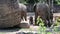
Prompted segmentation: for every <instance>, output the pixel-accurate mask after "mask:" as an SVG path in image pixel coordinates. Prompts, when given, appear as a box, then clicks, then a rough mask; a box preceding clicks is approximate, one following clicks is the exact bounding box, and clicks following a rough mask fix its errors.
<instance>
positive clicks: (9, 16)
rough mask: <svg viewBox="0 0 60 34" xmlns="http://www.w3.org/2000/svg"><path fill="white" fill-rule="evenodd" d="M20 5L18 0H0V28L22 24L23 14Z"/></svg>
mask: <svg viewBox="0 0 60 34" xmlns="http://www.w3.org/2000/svg"><path fill="white" fill-rule="evenodd" d="M18 3H19V2H18V0H0V28H8V27H14V26H17V25H19V24H20V22H21V14H20V9H19V4H18ZM17 27H18V26H17Z"/></svg>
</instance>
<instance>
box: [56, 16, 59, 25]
mask: <svg viewBox="0 0 60 34" xmlns="http://www.w3.org/2000/svg"><path fill="white" fill-rule="evenodd" d="M55 24H56V26H59V25H60V17H59V18H56V23H55Z"/></svg>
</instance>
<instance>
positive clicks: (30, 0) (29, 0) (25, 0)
mask: <svg viewBox="0 0 60 34" xmlns="http://www.w3.org/2000/svg"><path fill="white" fill-rule="evenodd" d="M45 1H46V0H20V3H23V4H34V3H38V2H41V3H42V2H45Z"/></svg>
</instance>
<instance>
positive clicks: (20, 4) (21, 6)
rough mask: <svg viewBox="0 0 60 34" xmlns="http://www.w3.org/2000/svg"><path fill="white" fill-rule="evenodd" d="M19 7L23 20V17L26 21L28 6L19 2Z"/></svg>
mask: <svg viewBox="0 0 60 34" xmlns="http://www.w3.org/2000/svg"><path fill="white" fill-rule="evenodd" d="M19 8H20V14H21V20H23V18H24V19H25V21H26V20H27V7H26V5H24V4H22V3H19Z"/></svg>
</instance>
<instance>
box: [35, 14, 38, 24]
mask: <svg viewBox="0 0 60 34" xmlns="http://www.w3.org/2000/svg"><path fill="white" fill-rule="evenodd" d="M37 17H38V14H35V25H37V23H36V22H37Z"/></svg>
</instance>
